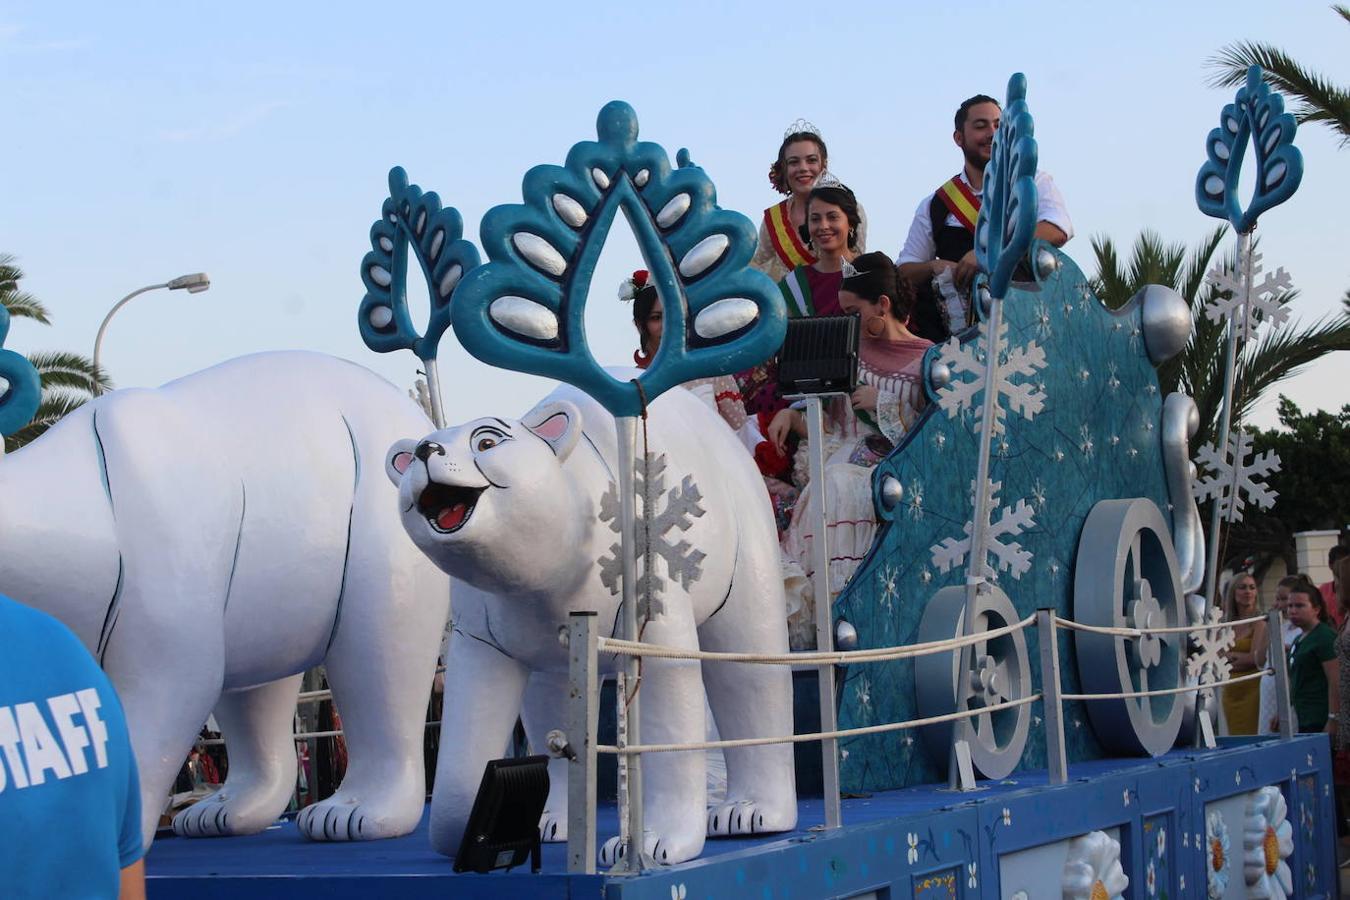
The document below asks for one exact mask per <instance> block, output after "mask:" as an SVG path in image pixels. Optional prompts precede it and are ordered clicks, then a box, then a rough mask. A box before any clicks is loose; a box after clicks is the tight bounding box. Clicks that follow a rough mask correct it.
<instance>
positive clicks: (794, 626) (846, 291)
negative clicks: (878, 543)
mask: <svg viewBox="0 0 1350 900" xmlns="http://www.w3.org/2000/svg"><path fill="white" fill-rule="evenodd" d="M812 209H813V210H814V209H815V203H814V201H813V203H812ZM836 302H837V304H838V306H839V307H840V311H841V312H842V313H845V314H857V315H859V316H860V317H861V319H862V336H861V340H860V341H859V346H858V388H857V390H855V391H854V392H853V396H852V397H851V398H850V402H849V403H842V402H838V403H835V404H834V405H833V406H832V408H831V409H830V410H829V415H828V420H827V422H826V434H825V447H824V453H825V460H826V462H825V483H826V486H827V490H826V501H825V521H826V529H827V531H828V534H829V548H830V563H829V566H830V571H829V584H830V593H831V595H832V596H833V595H834V594H837V593H839V591H841V590H843V589H844V585H845V584H847V583H848V580H849V578H851V577H852V576H853V573H854V572H855V571H856V570H857V568H858V563H859V562H861V561H862V559H863V557H864V556H866V555H867V552H868V551H869V550H870V549H871V547H872V539H873V537H874V536H875V535H876V518H875V512H874V510H873V507H872V473H871V470H872V468H873V467H874V466H875V465H876V464H877V463H879V462H880V461H881V460H882V459H884V458H885V457H886V456H887V454H889V453H890V452H891V450H892V449H894V447H895V446H896V444H898V443H899V441H900V439H901V438H902V437H904V435H905V433H906V432H908V431H909V429H910V428H911V427H913V425H914V422H915V421H916V420H917V419H918V416H919V414H920V412H921V411H922V410H923V408H924V406H925V405H926V403H927V399H926V396H925V394H924V389H923V367H922V363H923V356H924V353H925V352H926V351H927V350H928V348H929V347H931V346H933V344H932V342H931V341H928V340H925V339H923V338H920V337H916V336H915V335H913V334H911V333H910V331H909V328H908V327H907V323H908V321H909V316H910V312H911V310H912V309H913V304H914V291H913V288H911V287H910V286H909V284H908V283H907V282H903V281H899V280H898V279H897V278H896V274H895V265H894V263H892V262H891V260H890V258H889V257H888V256H886V254H884V253H867V254H864V255H862V256H859V257H857V258H856V259H854V260H853V262H852V263H851V264H850V263H848V262H844V263H843V272H842V285H841V286H840V287H839V288H838V290H837V301H836ZM788 431H792V432H794V433H796V434H798V435H799V436H804V435H805V434H806V417H805V416H804V415H803V414H802V413H801V411H799V410H795V409H784V410H782V411H781V412H780V413H779V414H778V415H776V416H775V417H774V420H773V422H772V423H771V425H770V427H769V431H768V437H769V440H770V441H774V442H775V443H777V444H778V445H779V446H780V447H782V446H783V443H784V441H785V438H786V434H787V433H788ZM803 456H804V454H801V453H799V454H798V457H799V459H798V461H797V462H798V465H797V468H798V470H799V471H798V472H797V473H796V474H797V477H798V479H800V480H799V481H798V483H799V484H802V483H805V480H804V473H803V472H802V471H801V470H804V468H805V460H804V459H801V458H800V457H803ZM819 496H820V492H819V488H817V487H816V485H815V484H812V483H806V484H805V487H804V489H803V490H802V495H801V499H800V500H799V501H798V503H797V506H796V508H795V509H794V510H793V514H792V523H791V525H790V526H789V528H788V530H787V534H786V535H785V536H784V539H783V552H784V555H785V556H787V557H788V558H789V559H791V560H793V561H795V562H796V563H797V564H798V565H799V566H800V567H801V569H802V570H803V571H804V572H805V574H806V578H807V579H808V580H809V579H810V577H811V574H812V572H813V571H814V569H813V565H812V558H811V545H812V543H813V541H814V539H815V529H816V519H817V518H818V517H819V513H818V512H817V511H816V510H817V508H818V504H819V502H820V500H819ZM797 605H799V606H800V610H799V611H798V612H797V613H796V614H794V615H790V616H789V618H788V633H789V636H790V638H793V639H794V640H795V639H797V638H798V637H799V635H804V634H805V633H806V632H807V631H808V630H810V629H812V628H814V621H815V612H814V605H815V604H814V600H813V598H812V597H811V596H810V594H809V591H808V592H806V593H805V594H804V595H803V596H802V597H801V599H800V603H799V604H797V603H794V599H793V598H792V597H789V598H788V607H789V609H792V608H793V607H794V606H797ZM794 646H795V644H794Z"/></svg>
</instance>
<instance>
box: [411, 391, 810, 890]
mask: <svg viewBox="0 0 1350 900" xmlns="http://www.w3.org/2000/svg"><path fill="white" fill-rule="evenodd" d="M647 430H648V435H649V440H650V449H651V452H652V453H653V454H664V455H665V456H666V458H667V463H668V465H667V468H666V470H665V473H666V478H667V480H668V482H669V483H671V484H679V483H680V482H681V481H682V479H683V478H684V477H685V476H686V475H687V476H691V477H692V479H693V482H694V483H695V484H696V485H697V487H698V488H699V490H700V492H701V494H702V501H701V502H702V505H703V507H704V508H705V510H706V514H704V515H703V516H701V517H698V518H694V519H693V520H692V525H691V526H690V528H689V530H688V531H687V532H683V533H680V534H679V537H678V538H675V539H674V540H687V541H689V543H690V544H692V546H693V547H694V548H696V549H698V550H701V551H703V552H704V553H706V554H707V558H706V559H704V560H703V562H702V568H703V572H702V577H701V578H700V579H698V580H697V581H695V582H693V583H691V584H690V586H689V589H688V591H686V590H685V589H684V588H682V587H681V586H680V584H679V582H678V581H677V580H676V579H668V580H667V584H666V589H665V592H664V594H663V596H662V598H661V603H662V605H663V611H662V612H661V613H660V614H658V615H656V616H654V617H653V618H652V619H651V621H650V622H649V623H648V624H647V626H646V628H645V631H644V633H643V639H644V640H645V641H647V642H649V643H655V644H665V645H670V646H676V647H682V648H689V649H696V648H702V649H704V650H721V651H742V652H751V653H774V654H781V653H786V652H787V646H788V644H787V626H786V610H785V606H784V598H783V586H782V578H781V576H780V574H779V558H778V541H777V533H776V531H775V528H774V522H773V517H772V513H771V511H770V508H769V501H768V497H767V495H766V493H765V491H764V483H763V480H762V478H761V477H760V475H759V472H758V470H757V469H756V467H755V464H754V462H753V460H752V459H751V458H750V456H749V454H747V453H746V452H745V449H744V447H742V446H741V444H740V443H739V441H738V440H737V438H736V435H735V434H734V433H733V432H732V431H731V429H729V428H727V427H726V425H725V424H724V423H723V422H722V420H721V419H720V418H719V417H718V415H717V414H716V413H715V412H713V411H712V410H711V409H709V408H708V406H707V405H706V404H704V403H702V402H701V401H700V400H698V399H697V398H696V397H695V396H694V395H692V394H690V393H689V392H688V391H685V390H683V389H675V390H672V391H670V392H668V393H666V394H664V395H662V396H661V397H660V398H659V399H657V400H656V401H655V402H654V403H653V404H652V406H651V409H650V420H649V423H648V427H647ZM640 443H641V438H640V437H639V445H640ZM616 447H617V434H616V431H615V424H614V419H613V417H612V416H610V414H609V413H607V412H606V411H605V410H604V409H603V408H602V407H601V406H600V405H599V404H597V403H596V402H595V401H593V400H591V399H590V398H589V397H588V396H586V395H585V394H582V393H581V392H580V391H577V390H576V389H574V388H571V387H567V386H564V387H561V388H559V389H558V390H557V391H555V392H554V393H553V394H552V395H550V396H549V397H548V398H545V400H544V401H542V402H541V403H540V404H539V405H538V406H536V407H535V408H534V409H533V410H531V411H530V412H529V413H527V414H526V415H525V416H524V418H523V419H522V420H520V421H509V420H503V419H496V418H486V419H477V420H475V421H473V422H470V423H468V424H466V425H460V426H458V427H455V428H449V429H445V430H442V431H437V432H435V433H433V434H431V435H428V436H427V437H426V438H425V439H423V440H422V441H412V440H408V441H401V442H399V443H398V444H395V445H394V446H393V448H392V449H391V450H390V453H389V462H388V470H389V476H390V478H391V479H393V480H394V481H395V482H396V483H397V484H398V485H399V502H400V504H401V506H402V509H403V524H404V526H405V527H406V528H407V530H408V533H409V534H411V535H412V537H413V540H414V541H415V542H416V543H417V545H418V546H419V547H421V548H422V549H423V550H424V551H426V553H427V555H428V556H430V557H431V558H432V559H433V560H435V561H436V563H437V564H438V565H439V566H440V567H441V568H443V569H444V570H445V571H446V572H449V573H450V574H451V575H452V576H453V577H454V596H455V615H454V625H453V630H452V634H451V638H450V652H449V659H448V662H447V666H448V670H447V673H446V680H447V683H448V684H450V685H451V687H450V688H449V689H448V690H447V691H446V694H445V707H444V709H443V711H442V714H441V754H440V759H439V762H438V765H437V769H436V787H435V791H434V792H433V796H432V804H431V842H432V845H433V846H434V847H435V849H437V850H438V851H440V852H441V853H444V854H446V855H450V856H453V855H454V854H455V853H456V852H457V851H458V849H459V843H460V839H461V837H462V835H463V832H464V827H465V824H466V820H467V818H468V816H469V811H470V809H471V807H472V804H473V800H474V795H475V793H476V791H477V789H478V785H479V782H480V781H481V780H482V774H483V767H484V765H485V764H486V763H487V761H488V760H490V759H492V758H494V757H497V756H500V755H501V754H502V752H503V749H504V748H505V746H506V744H507V741H508V739H509V737H510V734H511V729H512V727H513V724H514V723H515V721H516V717H517V715H518V714H520V715H522V717H523V719H524V723H525V731H526V734H527V736H528V738H529V742H530V745H531V746H532V747H533V748H535V750H536V752H542V749H543V748H544V747H545V745H546V735H547V733H548V731H549V730H550V729H552V728H561V727H563V726H564V724H565V723H564V720H565V716H566V698H567V650H566V648H565V647H564V646H563V644H562V643H561V641H560V640H559V637H560V634H559V633H560V630H561V629H564V628H565V626H566V624H567V621H568V614H569V613H571V612H573V611H581V610H594V611H595V612H597V613H598V617H599V618H598V621H599V622H600V623H602V628H604V629H605V631H606V632H607V633H610V634H614V633H615V632H616V631H617V629H618V624H617V618H618V610H619V598H618V597H617V596H615V595H614V594H613V593H611V591H610V590H609V589H608V588H606V587H605V586H604V585H603V584H602V583H601V579H600V567H599V564H598V561H599V560H600V558H601V557H602V556H605V555H607V554H609V553H610V547H611V545H613V544H614V543H616V542H617V541H618V539H619V538H618V536H617V535H616V534H615V532H614V531H612V530H611V528H610V525H609V524H608V523H607V522H604V521H602V520H601V518H600V515H599V513H600V508H601V498H602V496H603V495H604V494H605V492H606V491H607V490H608V489H609V488H610V485H611V484H612V483H613V482H615V481H616V479H617V472H618V470H617V468H616V465H617V455H616V454H617V449H616ZM639 452H640V449H639ZM663 502H664V498H663ZM600 665H601V667H602V671H609V672H613V671H614V670H615V658H614V657H611V656H606V655H603V654H602V655H601V658H600ZM701 674H702V683H701V684H700V667H699V663H698V662H697V661H693V660H676V659H657V658H647V659H645V661H644V662H643V671H642V681H641V685H642V686H641V692H642V703H641V711H642V713H641V714H642V739H643V742H644V743H668V742H693V741H700V740H702V739H703V737H704V733H705V732H704V729H705V719H704V703H703V697H704V688H706V690H707V697H708V701H709V703H710V704H711V706H712V711H713V716H714V719H715V720H716V723H717V727H718V730H719V731H720V732H721V735H722V737H723V738H727V739H734V738H747V737H775V736H781V735H790V734H791V733H792V686H791V675H790V673H789V672H788V670H787V669H786V667H782V666H763V665H744V664H734V663H708V664H704V665H703V666H702V672H701ZM725 753H726V762H727V798H726V803H725V804H723V805H719V806H717V807H715V808H713V809H708V808H707V805H706V802H705V780H704V766H705V757H704V753H703V752H702V751H694V752H674V753H659V754H653V755H651V756H648V757H646V758H645V759H644V761H643V770H642V772H643V791H644V793H643V798H644V808H645V813H644V815H645V823H646V828H647V834H646V835H645V841H644V847H645V850H646V852H648V853H650V854H651V855H652V856H653V857H654V858H655V859H657V860H658V861H660V862H666V863H675V862H681V861H683V860H687V859H692V858H693V857H695V856H697V855H698V854H699V853H700V852H701V851H702V849H703V841H704V837H705V834H713V835H717V834H741V833H750V832H771V831H784V830H788V829H791V828H793V827H794V826H795V825H796V821H797V799H796V789H795V785H794V780H793V763H792V748H791V745H789V744H775V745H768V746H758V747H748V748H737V749H730V750H727V751H725ZM549 768H550V771H549V777H550V781H551V786H550V791H549V798H548V804H547V807H546V811H545V813H544V817H543V820H542V821H541V824H540V827H541V831H542V833H543V836H544V838H545V839H546V840H553V841H560V840H566V837H567V827H566V823H567V775H566V772H567V764H566V762H565V761H562V760H554V761H553V762H552V763H551V764H550V767H549ZM616 849H617V839H614V838H612V839H610V840H609V841H608V842H607V843H606V844H605V845H604V848H603V849H602V852H601V858H602V861H604V862H606V863H608V862H612V861H613V859H614V855H615V851H616Z"/></svg>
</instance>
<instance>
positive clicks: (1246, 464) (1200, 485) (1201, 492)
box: [1193, 430, 1280, 522]
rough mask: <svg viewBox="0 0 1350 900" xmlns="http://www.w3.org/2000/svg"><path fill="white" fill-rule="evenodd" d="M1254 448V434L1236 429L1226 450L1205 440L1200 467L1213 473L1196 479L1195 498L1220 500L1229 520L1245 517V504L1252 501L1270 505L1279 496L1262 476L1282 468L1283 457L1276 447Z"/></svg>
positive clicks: (1222, 512) (1198, 456)
mask: <svg viewBox="0 0 1350 900" xmlns="http://www.w3.org/2000/svg"><path fill="white" fill-rule="evenodd" d="M1251 450H1252V436H1251V435H1250V434H1248V433H1247V432H1245V431H1241V430H1235V431H1232V432H1230V433H1229V435H1228V440H1227V441H1225V442H1224V448H1223V450H1222V451H1220V450H1219V448H1218V447H1216V446H1215V445H1214V444H1205V445H1204V446H1203V447H1201V448H1200V452H1199V453H1198V454H1196V457H1195V464H1196V467H1197V468H1199V467H1204V468H1206V469H1209V470H1210V471H1211V473H1212V474H1207V475H1205V476H1204V477H1203V478H1197V479H1196V480H1195V486H1194V488H1193V490H1194V492H1195V499H1196V500H1198V501H1201V502H1203V501H1205V500H1214V501H1215V502H1216V503H1218V504H1219V515H1220V516H1222V517H1224V518H1225V519H1227V520H1228V521H1229V522H1241V521H1242V508H1243V507H1244V506H1245V505H1246V504H1247V503H1248V502H1251V503H1255V504H1256V505H1257V506H1259V507H1261V508H1262V509H1270V508H1271V507H1272V506H1274V505H1275V498H1276V497H1277V496H1279V495H1278V494H1276V493H1275V492H1274V491H1272V490H1271V489H1270V488H1268V487H1267V486H1266V484H1265V482H1264V481H1262V480H1261V479H1262V478H1264V477H1265V476H1268V475H1273V474H1274V473H1276V472H1278V471H1280V457H1279V456H1278V455H1276V453H1275V451H1274V450H1267V451H1266V452H1265V453H1260V454H1257V455H1255V456H1252V453H1251ZM1248 457H1251V458H1250V460H1249V459H1248Z"/></svg>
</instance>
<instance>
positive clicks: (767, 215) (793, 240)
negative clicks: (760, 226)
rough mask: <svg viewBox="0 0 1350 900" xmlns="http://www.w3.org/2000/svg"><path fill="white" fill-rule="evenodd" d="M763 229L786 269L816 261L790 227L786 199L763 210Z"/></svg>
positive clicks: (790, 222)
mask: <svg viewBox="0 0 1350 900" xmlns="http://www.w3.org/2000/svg"><path fill="white" fill-rule="evenodd" d="M764 229H765V230H766V231H768V232H769V241H770V242H771V243H772V244H773V249H774V251H775V252H777V254H778V258H779V259H781V260H782V261H783V265H785V266H787V267H788V269H795V268H797V267H798V266H809V265H811V264H812V263H814V262H815V261H816V258H815V256H814V255H813V254H812V253H811V251H809V250H807V249H806V245H805V244H803V243H802V239H801V236H800V235H799V234H797V229H795V228H793V227H792V218H791V216H789V215H788V201H786V200H784V201H783V202H782V203H777V204H774V205H773V206H770V207H769V208H768V209H766V210H764Z"/></svg>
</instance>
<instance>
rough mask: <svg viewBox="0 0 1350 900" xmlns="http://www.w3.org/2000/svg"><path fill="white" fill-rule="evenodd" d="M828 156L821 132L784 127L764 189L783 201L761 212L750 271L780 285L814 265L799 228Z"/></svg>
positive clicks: (863, 237) (863, 220) (862, 244)
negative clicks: (770, 187)
mask: <svg viewBox="0 0 1350 900" xmlns="http://www.w3.org/2000/svg"><path fill="white" fill-rule="evenodd" d="M829 161H830V156H829V151H827V150H826V149H825V139H824V138H822V137H821V136H820V131H819V130H818V129H817V128H816V126H814V125H812V124H811V123H810V122H807V121H806V120H804V119H798V120H797V121H795V122H793V123H792V124H791V125H790V126H788V130H787V131H786V132H785V133H784V134H783V143H782V144H780V145H779V146H778V159H777V160H775V161H774V164H773V165H771V166H770V167H769V183H770V184H772V185H773V189H774V190H775V191H777V192H778V193H780V194H786V195H787V199H786V200H783V201H781V202H779V203H775V204H774V205H773V206H770V207H769V208H768V209H766V210H764V219H763V221H761V222H760V224H759V246H758V247H757V248H756V249H755V256H754V259H752V260H751V261H750V265H751V267H753V268H756V269H758V270H759V271H761V272H763V273H764V274H765V275H768V276H769V277H770V278H772V279H773V280H774V281H781V280H782V279H783V277H784V276H785V275H787V274H788V273H789V272H791V271H792V270H793V269H795V268H797V267H798V266H803V265H810V264H811V263H813V262H815V261H816V256H815V253H814V252H813V251H812V249H811V247H810V245H809V244H808V242H807V240H806V238H805V237H804V236H803V235H802V232H801V229H802V226H803V225H805V224H806V203H807V200H808V199H809V197H810V194H811V189H812V188H814V187H815V186H816V181H817V179H819V178H820V176H821V175H822V174H824V173H825V171H826V169H828V168H829ZM858 213H859V226H858V235H857V244H858V252H859V253H862V252H865V251H866V249H867V216H866V215H865V214H864V213H863V212H862V209H861V207H860V208H859V210H858Z"/></svg>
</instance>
